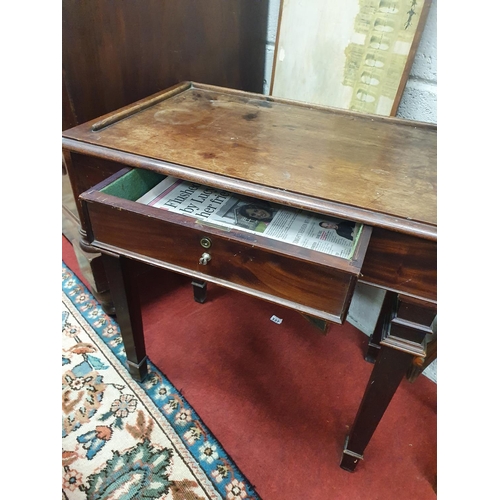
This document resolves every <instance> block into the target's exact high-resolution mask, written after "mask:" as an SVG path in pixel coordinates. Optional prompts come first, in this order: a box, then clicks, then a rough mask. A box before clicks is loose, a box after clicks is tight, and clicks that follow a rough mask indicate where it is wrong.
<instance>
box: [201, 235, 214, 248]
mask: <svg viewBox="0 0 500 500" xmlns="http://www.w3.org/2000/svg"><path fill="white" fill-rule="evenodd" d="M200 245H201V246H202V247H203V248H210V247H211V246H212V240H211V239H210V238H207V237H206V236H204V237H203V238H202V239H201V240H200Z"/></svg>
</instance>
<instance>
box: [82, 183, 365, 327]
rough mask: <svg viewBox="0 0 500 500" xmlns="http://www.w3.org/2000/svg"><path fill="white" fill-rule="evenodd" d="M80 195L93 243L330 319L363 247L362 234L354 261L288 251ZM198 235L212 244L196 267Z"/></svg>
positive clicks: (347, 290) (94, 194) (340, 315)
mask: <svg viewBox="0 0 500 500" xmlns="http://www.w3.org/2000/svg"><path fill="white" fill-rule="evenodd" d="M81 198H82V200H83V203H84V212H85V217H86V218H87V225H88V226H89V227H91V233H90V234H88V237H89V239H90V240H91V241H92V242H93V245H95V246H96V247H98V248H99V247H100V246H102V245H101V244H102V243H104V244H105V245H107V246H109V247H113V248H116V249H120V252H122V251H126V252H129V253H131V254H134V255H137V256H141V257H146V258H150V259H152V260H151V263H153V264H154V263H155V262H153V260H154V261H158V262H163V263H165V264H166V265H167V267H168V266H169V265H173V266H174V267H180V268H182V269H184V270H185V271H186V273H187V274H189V272H190V271H196V272H199V273H203V274H204V278H205V279H206V280H207V281H211V278H216V279H217V280H222V281H223V282H226V283H229V284H232V285H240V286H241V287H245V288H249V289H252V290H255V291H257V292H262V293H263V294H265V295H266V296H268V297H269V296H272V297H276V298H278V299H279V298H281V299H285V300H288V301H291V302H294V303H296V304H299V305H302V306H306V307H309V308H313V309H315V310H317V316H318V317H323V318H325V319H328V320H330V321H336V322H341V321H343V319H344V317H345V313H346V310H347V307H348V303H349V301H350V298H351V296H352V293H353V289H354V285H355V281H356V277H357V275H358V274H359V272H360V268H361V265H362V258H363V257H364V254H365V251H366V247H367V244H368V238H367V237H364V238H361V241H360V246H361V247H362V249H360V251H359V252H358V257H359V259H360V260H359V261H357V262H353V263H351V262H350V261H348V260H346V259H340V258H336V257H333V256H330V255H326V254H321V253H319V252H312V251H310V250H307V249H302V248H297V247H294V248H293V249H292V248H290V247H291V245H289V244H285V243H282V242H278V241H274V240H269V239H268V238H264V237H260V236H258V235H251V234H249V233H245V232H238V231H231V233H227V232H224V231H221V230H218V229H215V228H212V227H208V226H200V225H199V224H197V223H196V221H195V219H193V218H190V217H187V216H181V215H179V214H172V213H170V212H168V211H164V210H160V209H156V208H152V207H148V206H144V205H140V204H137V203H135V202H131V201H129V200H121V199H119V198H116V197H114V196H110V195H105V194H101V193H99V192H98V191H94V190H91V191H88V192H86V193H84V194H83V195H82V196H81ZM124 227H126V228H127V229H126V231H124V230H123V228H124ZM204 236H208V237H209V238H210V239H211V241H212V246H211V247H210V250H209V253H210V255H211V257H212V259H211V261H210V262H209V263H208V265H206V266H204V265H201V264H199V259H200V257H201V255H202V253H204V252H205V251H206V250H205V249H204V248H203V247H202V246H201V245H200V239H201V238H202V237H204ZM146 262H147V260H146ZM334 266H335V267H334ZM217 282H219V283H220V281H217ZM257 296H259V295H258V294H257ZM278 302H279V300H278Z"/></svg>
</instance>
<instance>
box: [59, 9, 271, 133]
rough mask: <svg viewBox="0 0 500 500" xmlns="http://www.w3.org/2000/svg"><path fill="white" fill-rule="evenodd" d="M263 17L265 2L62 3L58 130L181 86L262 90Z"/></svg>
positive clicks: (265, 32) (265, 33) (264, 18)
mask: <svg viewBox="0 0 500 500" xmlns="http://www.w3.org/2000/svg"><path fill="white" fill-rule="evenodd" d="M267 17H268V1H267V0H259V1H256V0H231V2H229V3H228V2H227V1H226V0H203V1H197V0H148V1H147V2H140V1H136V0H121V1H119V2H118V1H112V0H107V1H98V0H88V1H85V2H82V1H80V0H64V1H63V2H62V64H63V90H64V91H65V92H66V93H67V96H68V99H67V100H66V101H64V102H65V104H64V106H63V129H66V128H69V127H70V126H73V125H74V124H75V123H84V122H86V121H87V120H91V119H93V118H96V117H98V116H101V115H103V114H105V113H108V112H110V111H113V110H115V109H118V108H120V107H122V106H124V105H126V104H130V103H133V102H135V101H137V100H138V99H142V98H143V97H146V96H148V95H150V94H153V93H155V92H158V91H160V90H162V89H164V88H166V87H169V86H171V85H174V84H176V83H178V82H179V81H182V80H193V79H194V80H200V81H203V82H207V83H213V84H216V85H223V86H227V87H231V88H237V89H243V90H249V91H253V92H260V91H262V86H263V81H264V67H265V53H266V51H265V44H266V36H267ZM63 97H64V94H63Z"/></svg>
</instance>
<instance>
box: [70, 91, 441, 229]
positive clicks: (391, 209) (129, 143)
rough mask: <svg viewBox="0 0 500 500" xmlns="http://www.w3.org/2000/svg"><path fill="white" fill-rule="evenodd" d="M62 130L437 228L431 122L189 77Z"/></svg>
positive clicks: (111, 145) (90, 141)
mask: <svg viewBox="0 0 500 500" xmlns="http://www.w3.org/2000/svg"><path fill="white" fill-rule="evenodd" d="M63 136H64V137H65V138H66V139H70V142H74V140H76V141H80V142H84V143H86V144H90V145H93V146H96V147H97V149H99V148H109V149H112V150H118V151H123V152H126V153H130V154H133V155H139V156H140V157H145V158H151V159H155V160H159V161H164V162H169V163H171V164H177V165H183V166H186V167H190V168H193V169H197V170H201V171H204V172H208V173H211V174H217V175H221V176H225V177H229V178H232V179H237V180H241V181H243V182H246V183H252V184H255V185H257V187H258V186H263V187H268V188H271V189H274V190H278V191H280V192H287V193H291V194H292V193H295V194H297V195H300V196H305V197H311V198H315V199H319V200H325V201H326V202H332V203H336V204H342V205H346V206H347V207H352V208H353V209H361V210H362V211H366V212H369V213H373V214H375V216H377V214H379V215H380V216H381V217H382V218H383V217H384V216H389V218H393V219H394V220H395V221H403V222H404V221H407V225H408V227H410V226H411V225H412V223H415V224H416V225H417V226H419V225H420V226H424V227H426V228H427V229H428V230H429V231H430V233H434V234H435V228H436V226H437V213H436V212H437V203H436V198H437V193H436V184H437V181H436V156H437V144H436V142H437V141H436V136H437V129H436V126H435V125H433V124H424V123H420V122H412V121H406V120H401V119H396V118H389V117H380V116H375V115H362V114H358V113H355V112H350V111H344V110H339V109H334V108H328V107H321V106H315V105H307V104H303V103H298V102H294V101H290V100H285V99H278V98H272V97H268V96H263V95H259V94H251V93H246V92H243V91H235V90H229V89H224V88H219V87H214V86H208V85H202V84H197V83H193V82H186V83H183V84H179V85H177V86H175V87H173V88H171V89H168V90H167V91H165V92H160V93H158V94H156V95H154V96H151V97H150V98H147V99H144V100H142V101H139V102H138V103H136V104H134V105H131V106H128V107H126V108H122V110H119V111H118V112H116V113H110V114H109V115H106V116H105V117H102V118H101V119H100V120H99V121H95V120H94V121H93V122H92V123H90V122H89V123H86V124H83V125H80V126H78V127H75V128H73V129H70V130H67V131H65V132H64V133H63ZM72 140H73V141H72ZM94 150H95V148H94ZM404 225H405V224H404V223H403V226H404ZM429 231H428V232H429Z"/></svg>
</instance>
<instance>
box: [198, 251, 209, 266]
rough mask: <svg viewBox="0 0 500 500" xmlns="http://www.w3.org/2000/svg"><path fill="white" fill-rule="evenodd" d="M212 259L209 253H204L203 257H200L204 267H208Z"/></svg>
mask: <svg viewBox="0 0 500 500" xmlns="http://www.w3.org/2000/svg"><path fill="white" fill-rule="evenodd" d="M211 259H212V257H211V255H210V254H209V253H206V252H204V253H203V254H202V256H201V257H200V260H199V263H200V264H201V265H202V266H206V265H207V264H208V263H209V262H210V260H211Z"/></svg>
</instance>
